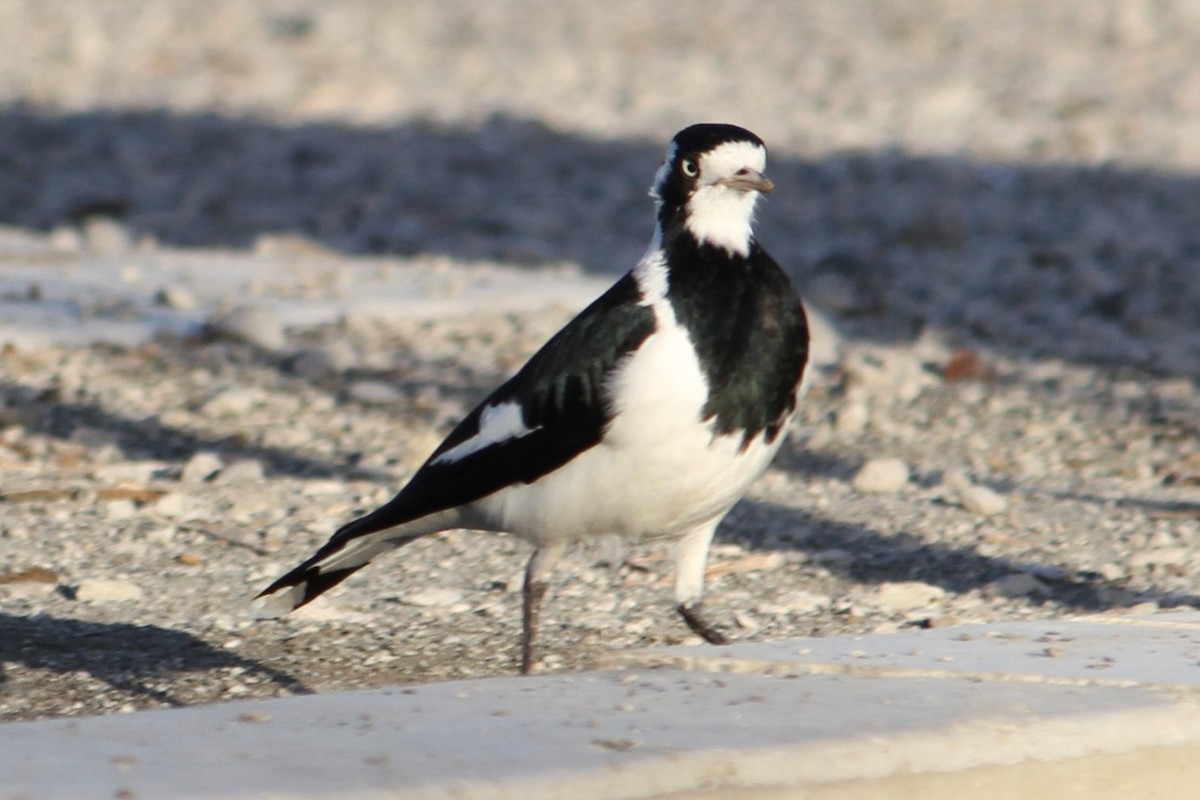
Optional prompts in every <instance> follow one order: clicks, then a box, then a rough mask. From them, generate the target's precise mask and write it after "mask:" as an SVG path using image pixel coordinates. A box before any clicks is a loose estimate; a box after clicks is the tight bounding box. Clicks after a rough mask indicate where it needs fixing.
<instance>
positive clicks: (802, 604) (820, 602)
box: [755, 589, 833, 615]
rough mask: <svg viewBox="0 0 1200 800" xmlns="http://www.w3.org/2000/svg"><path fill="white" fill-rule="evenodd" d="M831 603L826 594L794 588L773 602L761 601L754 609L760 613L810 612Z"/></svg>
mask: <svg viewBox="0 0 1200 800" xmlns="http://www.w3.org/2000/svg"><path fill="white" fill-rule="evenodd" d="M831 605H833V598H831V597H830V596H829V595H827V594H819V593H817V592H808V591H805V590H803V589H796V590H795V591H791V592H788V593H787V594H784V595H783V596H781V597H780V598H779V599H778V600H776V601H775V602H774V603H761V604H759V605H758V607H757V608H756V609H755V610H756V611H758V613H760V614H771V615H782V614H811V613H813V612H815V611H820V610H821V609H824V608H829V606H831Z"/></svg>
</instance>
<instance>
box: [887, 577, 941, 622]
mask: <svg viewBox="0 0 1200 800" xmlns="http://www.w3.org/2000/svg"><path fill="white" fill-rule="evenodd" d="M945 596H946V590H945V589H943V588H942V587H940V586H934V585H932V584H929V583H923V582H921V581H889V582H887V583H881V584H880V585H879V588H878V589H876V591H875V596H874V597H873V598H872V601H873V602H874V603H875V605H877V606H878V607H879V608H880V609H881V610H883V611H884V612H886V613H891V614H895V613H901V612H905V611H914V610H916V609H919V608H925V607H927V606H929V605H932V604H933V603H936V602H938V601H939V600H942V599H943V598H944V597H945Z"/></svg>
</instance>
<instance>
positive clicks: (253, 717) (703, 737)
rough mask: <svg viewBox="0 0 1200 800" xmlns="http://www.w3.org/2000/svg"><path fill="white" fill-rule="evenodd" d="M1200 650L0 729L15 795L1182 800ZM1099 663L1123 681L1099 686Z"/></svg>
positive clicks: (1175, 623)
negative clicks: (1195, 655)
mask: <svg viewBox="0 0 1200 800" xmlns="http://www.w3.org/2000/svg"><path fill="white" fill-rule="evenodd" d="M989 632H990V634H995V635H990V634H989ZM1105 632H1107V633H1108V635H1107V638H1105V635H1104V634H1105ZM964 634H970V635H964ZM1048 636H1053V637H1054V638H1053V639H1052V640H1050V641H1048V642H1043V641H1041V639H1043V638H1045V637H1048ZM1195 636H1200V615H1197V614H1193V615H1190V616H1188V615H1180V616H1173V615H1162V616H1161V617H1155V618H1151V619H1150V621H1149V622H1147V621H1146V620H1145V619H1134V620H1125V621H1122V622H1120V623H1115V624H1114V623H1112V622H1111V621H1097V620H1096V619H1089V620H1071V621H1063V622H1061V623H1060V622H1057V621H1056V622H1055V623H1045V622H1036V623H1004V624H1001V625H995V626H968V627H964V628H961V629H953V628H951V629H946V630H934V631H924V632H920V633H914V634H912V635H910V634H896V635H888V636H873V637H854V638H853V640H851V639H846V640H842V641H838V640H806V641H792V642H776V643H770V644H761V645H739V646H735V647H730V648H722V649H721V650H717V649H714V648H708V650H709V651H711V652H714V653H720V655H719V656H712V657H708V658H705V657H702V656H699V655H697V654H696V653H692V652H686V653H683V652H681V651H688V649H686V648H680V649H678V650H675V651H665V652H664V653H658V654H649V655H644V656H636V655H630V656H628V657H627V661H628V662H629V663H634V662H635V661H636V660H637V659H638V658H646V659H657V660H658V661H657V662H656V663H660V662H661V661H662V660H663V659H666V658H674V659H675V660H676V662H677V663H678V664H679V665H680V666H675V667H646V666H643V667H641V668H631V669H629V670H626V671H609V672H596V673H587V674H580V675H554V676H545V677H533V678H505V679H493V680H479V681H464V682H456V683H445V684H434V685H425V686H416V687H410V688H397V689H388V690H378V691H364V692H348V693H339V694H329V695H319V696H306V697H294V698H287V699H280V700H271V701H253V702H244V703H230V704H225V705H217V706H208V707H201V708H189V709H179V710H169V711H150V712H140V713H135V714H130V715H114V716H107V717H95V718H87V719H59V720H47V721H40V722H23V723H13V724H8V725H3V726H0V800H17V798H21V800H48V799H49V798H67V797H69V798H113V797H118V798H167V799H169V798H259V797H271V798H326V797H338V798H351V799H357V798H382V797H388V798H402V799H403V798H458V799H460V800H473V799H474V798H479V799H480V800H485V799H486V800H491V799H493V798H521V799H522V800H530V799H531V798H541V797H546V798H551V797H570V798H581V799H583V800H586V799H587V798H672V799H673V798H683V797H688V798H697V797H698V798H716V797H721V798H726V797H729V798H776V797H804V798H823V799H826V800H863V799H865V798H884V799H886V798H913V797H920V798H922V800H930V799H932V800H937V799H938V798H952V797H953V798H956V799H961V798H970V797H987V798H989V800H1004V798H1022V799H1023V800H1025V799H1026V798H1028V797H1031V796H1054V797H1056V798H1076V797H1078V798H1084V797H1087V798H1089V800H1104V799H1105V798H1117V797H1122V798H1125V797H1139V798H1150V797H1161V798H1174V797H1178V798H1191V797H1194V796H1195V791H1196V790H1195V787H1196V786H1197V785H1200V713H1198V712H1200V693H1197V692H1196V691H1195V689H1194V687H1195V680H1194V678H1193V677H1192V675H1191V672H1190V669H1194V665H1189V663H1188V659H1189V658H1192V656H1191V653H1192V652H1193V648H1194V647H1195V646H1196V645H1195V640H1194V639H1193V638H1192V637H1195ZM914 643H916V644H914ZM851 645H853V647H854V650H853V651H851V650H848V649H847V648H848V647H849V646H851ZM918 645H919V647H918ZM1046 647H1064V648H1066V649H1067V650H1068V651H1069V652H1065V653H1064V654H1062V655H1061V656H1047V655H1046V654H1044V653H1043V654H1041V655H1039V654H1038V652H1037V651H1038V649H1039V648H1040V649H1044V648H1046ZM1147 647H1150V648H1153V649H1152V651H1148V652H1146V654H1145V656H1144V657H1143V655H1142V652H1143V650H1144V649H1145V648H1147ZM1074 648H1078V651H1076V650H1075V649H1074ZM1100 652H1104V653H1105V654H1107V655H1108V656H1110V657H1113V658H1114V659H1115V660H1114V662H1113V663H1114V666H1112V667H1109V668H1106V669H1105V670H1103V671H1108V670H1110V669H1117V670H1121V671H1120V672H1119V673H1118V674H1119V675H1121V676H1122V677H1121V678H1120V679H1119V680H1105V681H1095V680H1090V679H1089V678H1088V677H1087V676H1090V675H1091V674H1092V673H1093V672H1094V670H1092V669H1091V665H1092V664H1093V663H1095V662H1094V658H1095V656H1096V654H1097V653H1100ZM947 653H950V654H951V655H952V656H953V658H954V659H955V660H954V661H938V660H937V659H939V658H941V657H943V656H945V655H946V654H947ZM861 662H867V663H868V664H869V666H868V667H867V668H864V669H858V668H857V667H856V666H855V665H857V664H860V663H861ZM930 664H935V665H936V664H941V665H943V667H939V668H936V669H934V668H930ZM946 664H952V665H965V667H966V668H965V669H963V670H962V671H957V672H956V671H955V670H954V669H951V668H945V666H944V665H946ZM1045 664H1049V665H1050V668H1048V669H1042V670H1040V671H1039V670H1038V669H1036V668H1034V667H1031V666H1030V665H1045ZM779 665H788V666H789V669H790V670H791V671H789V670H785V669H781V668H777V667H779ZM846 665H849V667H854V668H845V669H842V668H843V667H845V666H846ZM822 666H831V667H833V668H837V669H841V672H840V673H837V672H834V671H833V670H832V669H831V670H830V671H827V672H824V673H822V671H821V670H820V669H817V668H818V667H822ZM767 667H769V668H767ZM1010 667H1011V668H1013V669H1014V670H1015V671H1014V672H1011V673H1010V672H1005V671H1004V670H1005V669H1008V668H1010ZM809 668H812V669H809ZM724 669H729V670H730V672H728V673H722V672H718V671H716V670H724ZM1081 676H1082V677H1081ZM1039 677H1040V679H1036V678H1039Z"/></svg>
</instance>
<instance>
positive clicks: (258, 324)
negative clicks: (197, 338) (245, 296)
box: [209, 306, 287, 350]
mask: <svg viewBox="0 0 1200 800" xmlns="http://www.w3.org/2000/svg"><path fill="white" fill-rule="evenodd" d="M209 325H210V326H211V327H212V329H213V331H215V332H216V333H218V334H220V335H222V336H227V337H229V338H230V339H236V340H237V341H241V342H246V343H248V344H252V345H255V346H257V347H261V348H263V349H264V350H279V349H281V348H282V347H283V346H284V345H285V344H287V337H286V336H285V335H284V332H283V323H282V322H281V321H280V319H279V315H278V314H276V313H275V312H274V311H272V310H271V309H269V308H264V307H262V306H238V307H237V308H235V309H233V310H232V311H229V312H227V313H224V314H218V315H216V316H214V317H213V318H212V320H210V322H209Z"/></svg>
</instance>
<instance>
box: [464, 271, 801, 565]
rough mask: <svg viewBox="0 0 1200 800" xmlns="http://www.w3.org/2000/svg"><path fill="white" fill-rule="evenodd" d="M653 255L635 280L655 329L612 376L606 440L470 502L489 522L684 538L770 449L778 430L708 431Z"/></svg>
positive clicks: (531, 532)
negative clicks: (768, 439) (769, 434)
mask: <svg viewBox="0 0 1200 800" xmlns="http://www.w3.org/2000/svg"><path fill="white" fill-rule="evenodd" d="M652 262H653V256H651V257H648V259H646V260H644V261H643V263H642V265H641V266H640V267H639V272H641V273H642V274H641V275H639V276H638V277H639V284H640V285H642V286H643V290H644V291H645V292H646V294H647V295H648V296H647V301H646V302H647V305H649V306H650V307H651V308H652V309H653V310H654V313H655V316H656V318H657V323H658V325H657V329H656V331H655V333H654V334H653V335H651V336H650V337H648V338H647V339H646V341H645V342H644V343H643V344H642V346H641V348H639V349H638V350H637V351H636V352H634V353H632V354H631V355H629V356H627V357H626V359H625V361H624V362H623V363H622V364H621V365H620V366H619V367H618V368H617V369H616V370H615V371H614V373H613V375H612V377H611V378H610V380H609V384H608V387H607V396H608V397H609V398H611V399H610V402H611V403H612V406H613V410H614V411H615V412H616V413H615V416H614V418H613V421H612V423H611V424H610V426H609V428H608V430H607V431H606V432H605V436H604V439H603V440H602V441H601V443H600V444H598V445H597V446H595V447H593V448H591V449H590V450H588V451H586V452H584V453H583V454H581V455H580V456H578V457H576V458H575V459H573V460H572V461H570V462H569V463H568V464H566V465H565V466H563V467H562V468H561V469H559V470H557V471H555V472H553V473H551V474H549V475H546V476H544V477H542V478H541V479H539V480H538V481H536V482H534V483H532V484H528V485H524V484H523V485H518V486H514V487H511V488H508V489H505V490H502V491H500V492H497V493H496V494H494V495H492V496H490V497H487V498H484V499H483V500H480V501H478V502H477V503H476V504H474V509H473V511H475V512H477V513H481V514H482V515H483V516H484V517H485V518H486V520H487V521H488V527H494V528H496V529H497V530H505V531H509V532H511V533H514V534H516V535H518V536H521V537H522V538H525V539H528V540H530V541H533V542H535V543H539V544H549V543H552V542H557V541H567V540H577V539H584V538H590V537H592V536H599V535H602V534H606V533H614V534H620V535H624V536H631V537H658V536H673V535H681V534H682V533H685V532H686V531H688V530H690V529H692V528H694V527H695V526H696V525H697V524H699V523H701V522H705V521H707V520H712V519H715V518H717V517H719V516H721V515H723V514H724V513H725V512H726V511H728V510H729V508H730V507H731V506H732V505H733V504H734V503H736V502H737V500H738V499H739V498H740V497H741V496H742V494H743V493H745V491H746V489H747V488H748V486H749V484H750V483H751V481H753V480H754V479H755V478H756V477H758V475H760V474H761V473H762V471H763V470H764V469H766V467H767V465H768V464H769V463H770V460H771V458H772V457H773V456H774V455H775V452H776V450H778V448H779V444H780V442H781V441H782V438H783V437H778V438H777V439H776V440H775V441H774V442H772V443H770V444H767V443H765V441H764V439H763V437H762V436H761V435H760V436H758V437H756V438H755V439H754V440H752V441H751V442H750V443H749V445H748V446H747V447H745V448H744V449H743V448H742V437H741V436H740V435H725V436H714V433H713V422H714V421H713V420H708V421H707V422H702V421H701V419H700V417H701V414H702V409H703V407H704V403H705V401H706V399H707V387H706V385H705V380H704V375H703V372H702V371H701V368H700V364H699V362H698V361H697V359H696V353H695V350H694V348H693V347H692V344H691V342H690V341H689V340H688V337H687V334H686V332H685V331H684V330H683V329H682V328H681V327H679V326H678V325H677V324H676V321H675V316H674V313H673V311H672V310H671V306H670V304H669V303H668V302H667V300H666V298H665V288H666V284H665V281H661V280H660V279H661V277H662V275H661V271H660V269H658V268H659V267H660V266H661V265H660V264H654V263H652ZM635 274H636V273H635ZM653 289H660V291H657V292H655V291H646V290H653Z"/></svg>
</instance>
